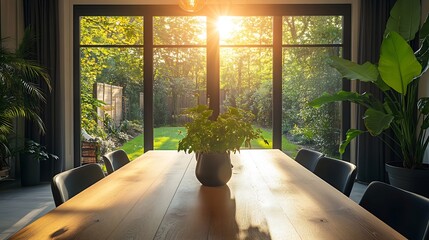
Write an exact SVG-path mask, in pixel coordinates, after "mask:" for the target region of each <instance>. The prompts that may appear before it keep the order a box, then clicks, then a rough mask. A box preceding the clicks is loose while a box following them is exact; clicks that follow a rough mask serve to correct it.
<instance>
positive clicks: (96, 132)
mask: <svg viewBox="0 0 429 240" xmlns="http://www.w3.org/2000/svg"><path fill="white" fill-rule="evenodd" d="M80 66H81V69H80V72H81V126H82V130H85V131H86V132H87V133H88V135H90V136H92V137H93V138H98V140H99V142H100V144H101V148H100V150H101V151H100V155H103V154H105V153H107V152H110V151H112V150H115V149H118V148H122V149H124V150H125V151H126V152H127V153H128V154H129V157H130V158H131V159H134V158H136V157H138V156H139V155H141V154H142V153H143V50H142V49H140V48H92V47H91V48H81V62H80Z"/></svg>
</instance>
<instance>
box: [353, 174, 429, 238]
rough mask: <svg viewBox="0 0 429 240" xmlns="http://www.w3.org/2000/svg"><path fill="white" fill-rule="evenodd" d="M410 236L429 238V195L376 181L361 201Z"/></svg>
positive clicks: (407, 236) (405, 235) (387, 222)
mask: <svg viewBox="0 0 429 240" xmlns="http://www.w3.org/2000/svg"><path fill="white" fill-rule="evenodd" d="M359 205H361V206H362V207H363V208H365V209H366V210H368V211H369V212H371V213H372V214H374V215H375V216H376V217H378V218H379V219H380V220H382V221H383V222H385V223H386V224H387V225H389V226H391V227H392V228H393V229H395V230H396V231H398V232H399V233H401V234H402V235H404V237H406V238H408V239H418V240H422V239H423V240H428V239H429V232H428V231H429V230H428V228H429V199H428V198H425V197H423V196H420V195H417V194H414V193H411V192H408V191H405V190H402V189H400V188H397V187H394V186H391V185H389V184H386V183H383V182H378V181H374V182H372V183H370V184H369V185H368V188H367V189H366V190H365V192H364V194H363V196H362V199H361V201H360V203H359Z"/></svg>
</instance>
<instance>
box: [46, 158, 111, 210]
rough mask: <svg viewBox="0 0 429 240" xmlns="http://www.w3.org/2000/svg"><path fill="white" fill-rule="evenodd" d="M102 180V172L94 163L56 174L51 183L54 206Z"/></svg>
mask: <svg viewBox="0 0 429 240" xmlns="http://www.w3.org/2000/svg"><path fill="white" fill-rule="evenodd" d="M103 178H104V173H103V170H102V169H101V167H100V166H99V165H98V164H96V163H92V164H86V165H83V166H80V167H77V168H73V169H70V170H67V171H65V172H62V173H58V174H57V175H55V176H54V177H53V179H52V183H51V189H52V195H53V197H54V201H55V205H56V206H57V207H58V206H59V205H61V204H63V203H64V202H65V201H67V200H69V199H70V198H72V197H74V196H75V195H77V194H78V193H80V192H82V191H83V190H85V189H86V188H87V187H89V186H91V185H92V184H94V183H96V182H98V181H99V180H101V179H103Z"/></svg>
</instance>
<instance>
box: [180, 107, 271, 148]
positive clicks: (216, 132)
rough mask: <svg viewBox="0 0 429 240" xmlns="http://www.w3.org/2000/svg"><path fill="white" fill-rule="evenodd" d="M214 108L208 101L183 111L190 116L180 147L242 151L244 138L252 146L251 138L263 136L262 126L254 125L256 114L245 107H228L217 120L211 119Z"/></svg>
mask: <svg viewBox="0 0 429 240" xmlns="http://www.w3.org/2000/svg"><path fill="white" fill-rule="evenodd" d="M212 113H213V111H212V110H209V109H208V107H207V106H206V105H198V106H196V107H194V108H190V109H187V110H186V111H185V112H184V114H186V115H187V116H189V118H191V122H189V123H186V124H185V127H186V131H187V133H186V136H185V137H184V138H183V139H182V140H180V142H179V147H178V150H179V151H180V150H183V151H185V152H187V153H191V152H202V153H206V152H218V153H223V152H228V153H229V152H234V153H235V152H236V151H240V147H241V146H242V144H243V142H244V145H245V147H251V146H250V141H251V140H252V139H257V138H262V139H263V140H264V142H265V143H266V144H268V141H266V140H265V139H264V138H263V136H262V134H261V130H260V129H256V130H255V129H253V127H252V120H253V119H252V118H253V117H254V116H253V114H251V113H250V112H247V111H244V110H242V109H238V108H233V107H230V108H228V110H227V112H225V113H223V114H220V115H219V116H218V117H217V118H216V119H215V120H212V119H210V118H211V116H212Z"/></svg>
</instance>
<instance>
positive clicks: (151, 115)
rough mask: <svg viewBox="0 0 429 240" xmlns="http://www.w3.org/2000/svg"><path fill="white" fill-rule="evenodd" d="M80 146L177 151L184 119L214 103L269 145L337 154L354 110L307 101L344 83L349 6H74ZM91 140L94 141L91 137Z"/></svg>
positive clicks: (133, 151)
mask: <svg viewBox="0 0 429 240" xmlns="http://www.w3.org/2000/svg"><path fill="white" fill-rule="evenodd" d="M74 12H75V21H76V22H78V23H79V24H75V29H74V39H75V46H74V59H75V60H74V63H75V64H74V65H75V67H74V69H75V70H74V73H75V85H74V86H75V99H76V104H75V106H76V108H75V124H76V125H75V127H76V129H77V130H76V139H77V140H76V142H75V145H76V151H77V152H78V151H80V141H81V139H82V138H81V137H80V136H81V132H82V131H85V132H86V133H87V134H88V135H89V136H92V137H96V138H98V140H99V141H100V142H101V150H102V152H101V154H103V153H104V152H106V151H110V150H113V149H116V148H122V149H124V150H125V151H127V153H128V154H129V155H130V157H131V158H133V157H135V156H138V155H140V154H141V153H143V152H144V151H147V150H151V149H177V143H178V141H179V140H180V139H181V137H182V135H181V134H180V133H181V132H182V133H183V131H184V128H183V124H184V123H185V121H186V119H185V118H184V117H183V116H181V112H182V111H183V110H184V109H186V108H188V107H192V106H195V105H197V104H209V106H210V107H211V108H212V109H213V110H214V112H215V113H219V112H223V111H225V109H226V108H227V107H229V106H234V107H239V108H243V109H246V110H249V111H251V112H252V113H253V114H254V115H255V121H254V126H255V127H257V128H261V129H262V130H263V133H264V135H265V137H266V138H267V139H268V140H269V141H270V145H265V144H263V143H260V142H257V141H256V142H254V143H253V144H252V146H253V147H254V148H278V149H282V150H283V151H285V152H286V153H288V154H290V155H292V156H294V155H295V154H296V151H297V149H298V148H300V147H309V148H314V149H317V150H320V151H323V152H325V153H327V154H329V155H334V156H336V155H337V149H338V142H339V141H340V139H341V138H342V135H343V133H342V131H341V129H342V128H347V127H348V125H349V120H348V119H349V116H348V114H349V107H348V106H345V105H341V104H332V105H330V106H326V107H324V108H320V109H313V108H310V107H308V106H307V103H308V101H310V100H311V99H313V98H315V97H316V96H319V95H320V94H321V93H323V92H334V91H337V90H338V89H341V88H348V86H347V85H344V83H343V81H342V79H341V77H340V76H339V75H338V74H337V73H336V72H335V71H334V70H333V69H332V68H331V67H329V65H328V57H329V56H332V55H337V56H342V57H346V58H348V57H349V53H350V6H349V5H272V6H271V5H258V6H257V7H252V5H245V6H244V5H237V6H234V5H232V6H229V8H228V10H226V9H223V8H222V7H221V6H210V5H209V6H207V7H206V8H205V9H204V10H203V11H201V12H199V13H198V14H197V15H189V14H188V13H185V12H182V11H180V10H179V9H178V8H177V7H176V6H76V7H75V11H74ZM85 136H87V135H85Z"/></svg>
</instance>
